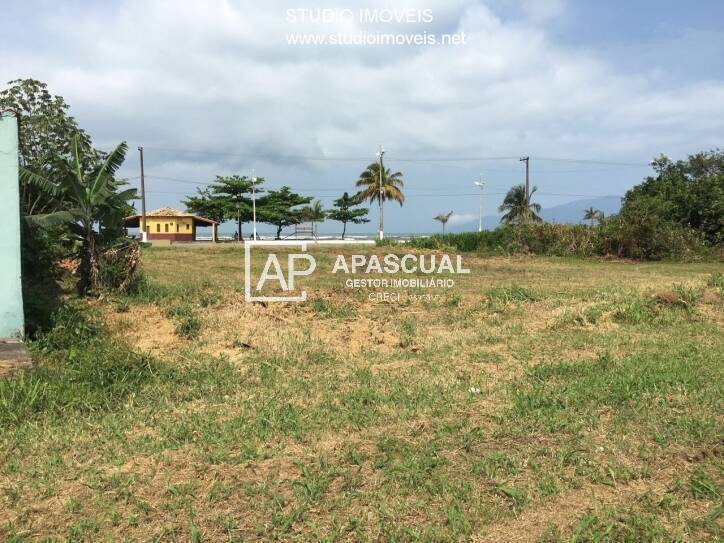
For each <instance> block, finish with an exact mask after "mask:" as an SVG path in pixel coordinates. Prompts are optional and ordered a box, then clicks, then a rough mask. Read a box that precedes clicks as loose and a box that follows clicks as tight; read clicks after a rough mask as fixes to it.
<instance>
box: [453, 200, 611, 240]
mask: <svg viewBox="0 0 724 543" xmlns="http://www.w3.org/2000/svg"><path fill="white" fill-rule="evenodd" d="M589 207H593V209H598V210H600V211H603V212H604V214H606V215H607V216H608V215H612V214H614V213H618V212H619V210H620V209H621V198H620V197H619V196H611V197H603V198H600V197H599V198H587V199H585V200H574V201H572V202H566V203H565V204H561V205H557V206H553V207H544V208H543V209H542V210H541V212H540V215H541V217H543V219H544V220H546V221H548V222H557V223H568V224H577V223H580V222H582V221H583V214H584V212H585V210H586V209H588V208H589ZM586 222H588V221H586ZM498 226H500V217H499V216H498V217H491V216H489V215H486V216H485V217H484V218H483V227H484V228H485V229H486V230H493V229H495V228H497V227H498ZM477 227H478V218H477V216H476V215H474V214H463V215H453V216H452V219H451V221H450V224H449V225H448V232H472V231H473V230H477Z"/></svg>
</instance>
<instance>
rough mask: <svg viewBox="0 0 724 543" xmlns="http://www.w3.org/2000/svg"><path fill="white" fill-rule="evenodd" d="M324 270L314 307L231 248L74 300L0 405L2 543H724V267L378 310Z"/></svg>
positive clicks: (476, 263) (571, 278) (520, 279)
mask: <svg viewBox="0 0 724 543" xmlns="http://www.w3.org/2000/svg"><path fill="white" fill-rule="evenodd" d="M386 251H387V249H383V248H375V249H360V248H355V249H349V248H345V249H344V250H343V252H345V253H347V254H350V253H352V252H355V253H360V252H367V253H370V252H376V253H378V254H383V253H384V252H386ZM313 252H314V253H315V254H316V255H317V258H318V269H319V273H318V274H317V275H316V276H315V277H314V278H309V279H307V280H306V283H304V284H305V287H306V288H307V290H308V291H309V300H308V301H307V302H305V303H300V304H274V303H269V304H261V303H254V304H251V303H246V302H245V301H244V297H243V280H242V275H241V271H242V254H241V252H240V251H239V249H236V248H230V247H223V246H221V247H218V248H216V247H214V248H190V247H187V248H183V247H173V248H156V249H149V250H146V251H145V252H144V269H145V273H146V275H147V278H148V284H147V285H146V286H145V287H144V288H143V289H142V290H141V292H139V293H138V294H136V295H133V296H129V297H122V298H118V297H117V298H112V297H105V298H102V299H101V300H98V301H93V302H81V301H78V300H75V301H73V300H71V301H70V303H69V306H68V307H67V308H65V309H64V310H63V311H62V312H61V314H60V315H59V316H58V317H57V319H56V326H55V328H54V329H53V330H52V331H50V332H48V333H47V334H45V335H44V336H42V337H40V338H39V339H38V340H37V341H36V342H35V343H34V344H33V345H32V349H33V352H34V355H35V359H36V362H37V368H36V369H35V370H33V372H32V373H29V374H27V375H25V376H24V377H19V378H14V379H5V380H3V379H0V539H2V540H6V541H33V540H39V539H40V540H42V539H44V538H48V539H49V540H59V541H64V540H68V541H93V542H95V541H116V540H117V541H124V540H127V541H192V542H197V541H254V540H294V541H418V540H424V541H468V540H472V541H491V542H499V541H545V542H554V541H576V542H589V541H590V542H594V541H595V542H599V541H620V542H639V541H643V542H645V541H715V540H720V539H721V538H722V535H723V530H722V523H723V520H724V517H723V516H722V515H723V513H724V509H723V508H722V492H723V491H724V484H723V483H724V472H723V468H724V460H723V459H724V456H723V455H724V442H723V438H724V432H723V431H722V422H723V417H722V413H723V411H722V407H723V405H722V404H723V401H722V400H723V398H724V390H723V389H724V333H722V331H723V329H724V278H723V277H722V275H721V273H720V272H721V271H722V265H721V263H633V262H622V261H601V260H578V259H558V258H533V257H530V258H525V257H519V258H487V259H486V258H479V257H475V256H474V255H469V256H466V257H465V265H466V266H467V267H469V268H471V270H472V273H471V274H470V275H465V276H459V277H456V278H455V279H456V285H455V288H453V289H449V290H444V289H443V290H441V291H439V292H440V293H441V295H440V296H439V297H436V298H433V299H431V300H426V299H419V300H414V299H406V298H405V297H404V296H403V298H402V299H401V300H400V302H399V303H384V302H382V303H378V302H375V301H370V300H369V297H368V292H367V291H362V290H359V291H351V290H350V289H345V288H344V286H343V278H341V277H338V276H332V275H331V274H329V273H327V272H326V271H328V270H329V269H330V267H331V263H332V262H333V260H334V255H335V254H337V252H338V250H337V249H334V248H326V249H319V250H314V251H313ZM259 264H260V262H258V261H257V262H256V263H255V265H256V269H258V267H259ZM325 270H326V271H325ZM403 294H404V293H403Z"/></svg>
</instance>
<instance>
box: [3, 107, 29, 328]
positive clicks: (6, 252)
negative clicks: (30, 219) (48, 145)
mask: <svg viewBox="0 0 724 543" xmlns="http://www.w3.org/2000/svg"><path fill="white" fill-rule="evenodd" d="M18 190H19V186H18V121H17V119H16V118H15V115H14V114H12V113H0V217H2V225H3V228H2V230H0V338H12V337H18V336H22V335H23V327H24V320H23V292H22V285H21V282H20V196H19V194H18Z"/></svg>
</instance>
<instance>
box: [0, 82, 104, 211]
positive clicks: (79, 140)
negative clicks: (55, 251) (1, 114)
mask: <svg viewBox="0 0 724 543" xmlns="http://www.w3.org/2000/svg"><path fill="white" fill-rule="evenodd" d="M8 85H9V87H8V88H7V89H5V90H3V91H1V92H0V109H11V110H14V111H16V112H18V113H19V114H20V119H21V121H20V125H19V134H18V137H19V151H20V166H21V167H23V168H25V169H27V170H29V171H31V172H33V173H35V174H37V177H35V178H33V179H30V178H27V177H25V178H24V181H21V186H20V205H21V210H22V213H23V215H34V214H48V213H51V212H53V211H56V210H58V209H61V208H62V205H63V202H62V201H61V200H60V199H59V196H60V194H59V193H58V191H54V190H53V187H54V186H55V184H56V179H57V178H58V175H63V169H64V167H65V165H66V161H68V160H71V161H72V160H73V151H72V149H71V146H72V145H75V149H76V151H77V153H78V155H79V156H80V157H81V159H82V162H83V163H84V164H85V163H92V162H93V161H94V160H99V159H102V157H103V156H104V155H103V153H102V152H100V151H97V150H95V149H93V148H92V146H91V139H90V136H88V134H86V133H85V132H84V131H83V130H81V129H80V128H78V125H77V124H76V122H75V119H74V118H73V117H71V116H70V115H68V109H69V107H70V106H68V104H66V103H65V100H63V98H62V97H60V96H52V95H51V94H50V93H49V92H48V88H47V85H46V84H45V83H41V82H40V81H37V80H35V79H16V80H14V81H10V82H9V83H8ZM72 142H74V143H72ZM39 183H47V185H39ZM56 188H57V186H56ZM54 193H55V194H54Z"/></svg>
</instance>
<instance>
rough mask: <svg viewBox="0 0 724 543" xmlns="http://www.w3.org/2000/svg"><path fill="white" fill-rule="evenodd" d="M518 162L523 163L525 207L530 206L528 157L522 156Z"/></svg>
mask: <svg viewBox="0 0 724 543" xmlns="http://www.w3.org/2000/svg"><path fill="white" fill-rule="evenodd" d="M519 162H525V205H526V207H528V206H530V157H529V156H524V157H523V158H521V159H520V160H519Z"/></svg>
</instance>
